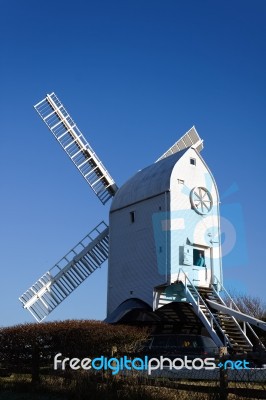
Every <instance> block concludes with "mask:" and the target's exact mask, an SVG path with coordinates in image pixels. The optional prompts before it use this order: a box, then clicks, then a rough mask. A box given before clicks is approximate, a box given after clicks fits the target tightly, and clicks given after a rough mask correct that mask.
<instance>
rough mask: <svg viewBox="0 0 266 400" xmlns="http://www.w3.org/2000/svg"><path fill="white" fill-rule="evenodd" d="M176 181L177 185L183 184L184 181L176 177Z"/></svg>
mask: <svg viewBox="0 0 266 400" xmlns="http://www.w3.org/2000/svg"><path fill="white" fill-rule="evenodd" d="M177 183H178V184H179V185H184V183H185V181H184V179H177Z"/></svg>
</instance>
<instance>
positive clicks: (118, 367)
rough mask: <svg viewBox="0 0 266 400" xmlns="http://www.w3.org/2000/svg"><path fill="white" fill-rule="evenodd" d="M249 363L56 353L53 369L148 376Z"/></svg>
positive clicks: (241, 366) (236, 367)
mask: <svg viewBox="0 0 266 400" xmlns="http://www.w3.org/2000/svg"><path fill="white" fill-rule="evenodd" d="M248 364H249V362H247V361H246V360H241V361H240V360H237V361H231V360H227V361H226V362H225V363H224V364H222V363H219V364H218V365H216V363H215V358H205V359H202V358H194V359H192V360H191V359H189V358H188V357H187V356H184V358H178V357H177V358H174V359H173V360H172V359H170V358H168V357H163V356H160V357H159V358H156V357H152V358H150V359H149V357H148V356H144V358H143V359H142V358H139V357H135V358H133V359H131V358H128V357H127V356H123V357H120V358H116V357H110V358H108V357H105V356H100V357H95V358H88V357H87V358H83V359H79V358H76V357H75V358H69V357H65V358H63V357H62V353H58V354H56V355H55V357H54V369H55V370H57V369H60V370H63V371H64V370H65V369H66V368H70V369H72V370H79V369H83V370H90V369H92V370H95V371H99V370H104V371H107V370H110V371H112V375H116V374H118V373H119V372H121V371H126V370H128V371H132V370H135V371H147V373H148V375H150V374H151V373H152V371H155V370H163V369H169V370H176V371H178V370H181V369H183V368H185V369H188V370H192V369H194V370H201V369H205V370H214V369H215V368H224V369H227V368H228V367H229V368H231V369H249V367H248Z"/></svg>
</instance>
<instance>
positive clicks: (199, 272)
mask: <svg viewBox="0 0 266 400" xmlns="http://www.w3.org/2000/svg"><path fill="white" fill-rule="evenodd" d="M184 255H185V257H184V264H185V265H189V266H190V268H189V269H187V272H188V275H189V278H190V280H191V281H192V283H193V285H195V286H201V287H208V286H209V285H210V282H211V259H210V249H208V248H204V249H203V248H200V247H198V246H185V248H184Z"/></svg>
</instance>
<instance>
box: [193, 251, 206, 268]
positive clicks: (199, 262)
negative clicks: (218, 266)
mask: <svg viewBox="0 0 266 400" xmlns="http://www.w3.org/2000/svg"><path fill="white" fill-rule="evenodd" d="M193 265H196V266H198V267H205V266H206V264H205V254H204V251H203V250H199V249H193Z"/></svg>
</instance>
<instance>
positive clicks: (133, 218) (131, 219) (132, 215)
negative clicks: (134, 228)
mask: <svg viewBox="0 0 266 400" xmlns="http://www.w3.org/2000/svg"><path fill="white" fill-rule="evenodd" d="M129 214H130V221H131V223H132V224H133V223H134V222H135V218H136V213H135V211H130V213H129Z"/></svg>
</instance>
